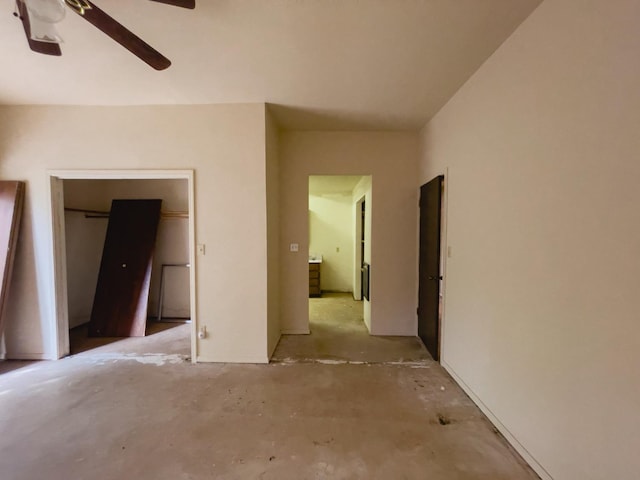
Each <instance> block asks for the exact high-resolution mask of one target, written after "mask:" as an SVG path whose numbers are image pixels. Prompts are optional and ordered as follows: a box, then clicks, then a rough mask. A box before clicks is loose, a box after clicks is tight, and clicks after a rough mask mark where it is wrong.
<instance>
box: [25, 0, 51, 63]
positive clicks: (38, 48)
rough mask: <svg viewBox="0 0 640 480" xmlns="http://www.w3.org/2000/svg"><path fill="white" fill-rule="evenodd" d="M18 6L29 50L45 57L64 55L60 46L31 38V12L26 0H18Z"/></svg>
mask: <svg viewBox="0 0 640 480" xmlns="http://www.w3.org/2000/svg"><path fill="white" fill-rule="evenodd" d="M16 6H17V7H18V18H20V20H22V27H23V28H24V33H25V35H26V36H27V42H29V48H30V49H31V50H33V51H34V52H36V53H42V54H44V55H55V56H57V57H59V56H60V55H62V50H61V49H60V45H58V44H57V43H52V42H40V41H38V40H33V39H32V38H31V22H30V21H29V12H28V11H27V6H26V5H25V3H24V0H16Z"/></svg>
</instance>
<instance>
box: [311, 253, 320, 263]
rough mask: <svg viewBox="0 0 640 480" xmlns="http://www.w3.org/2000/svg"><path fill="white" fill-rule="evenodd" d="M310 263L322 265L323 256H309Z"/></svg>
mask: <svg viewBox="0 0 640 480" xmlns="http://www.w3.org/2000/svg"><path fill="white" fill-rule="evenodd" d="M309 263H322V255H309Z"/></svg>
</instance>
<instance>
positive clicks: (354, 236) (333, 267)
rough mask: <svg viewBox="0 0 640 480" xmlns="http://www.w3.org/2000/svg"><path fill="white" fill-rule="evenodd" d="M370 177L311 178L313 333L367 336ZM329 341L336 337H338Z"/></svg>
mask: <svg viewBox="0 0 640 480" xmlns="http://www.w3.org/2000/svg"><path fill="white" fill-rule="evenodd" d="M370 187H371V177H370V176H359V175H352V176H346V175H312V176H309V327H310V331H311V333H312V335H314V334H315V335H325V334H326V335H327V336H328V337H327V338H329V336H331V335H334V334H336V333H339V334H341V335H358V334H362V335H368V333H369V332H368V329H367V324H366V323H365V305H364V304H365V302H368V300H364V299H363V296H362V283H363V282H362V276H361V270H362V265H363V263H364V262H365V258H367V257H366V255H369V249H368V243H369V242H370V231H371V230H370V228H367V223H368V222H370V217H368V215H367V212H366V207H365V205H367V200H366V199H367V197H368V196H370V193H371V192H370ZM331 338H333V339H334V343H336V342H335V336H332V337H331Z"/></svg>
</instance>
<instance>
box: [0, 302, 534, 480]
mask: <svg viewBox="0 0 640 480" xmlns="http://www.w3.org/2000/svg"><path fill="white" fill-rule="evenodd" d="M343 300H344V299H343ZM343 300H341V301H343ZM338 303H339V302H338ZM321 310H322V309H321ZM354 311H355V314H354V315H355V316H356V317H357V309H356V310H354ZM325 313H326V311H325ZM352 313H353V312H352ZM341 315H343V316H344V317H340V316H341ZM348 316H349V315H348V314H346V313H344V311H343V312H342V313H336V312H333V313H331V314H330V315H329V317H330V319H328V320H329V321H327V322H324V324H323V321H322V318H319V319H318V323H317V324H316V325H315V326H314V327H312V330H313V332H314V333H313V334H312V335H308V336H306V335H305V336H293V337H292V338H290V339H289V341H286V340H285V342H284V343H283V344H282V345H280V347H279V358H280V360H279V361H278V362H275V363H272V364H269V365H229V364H198V365H193V364H191V363H190V361H189V358H188V355H187V353H188V351H189V350H188V347H189V334H190V326H189V325H182V326H178V327H176V328H171V329H169V330H164V331H158V332H156V333H154V334H153V335H150V336H149V337H145V338H135V339H126V340H124V341H117V342H113V343H110V344H108V345H100V346H98V348H94V349H91V350H86V349H85V348H84V347H81V348H80V351H82V353H80V354H77V355H74V356H72V357H69V358H66V359H63V360H60V361H57V362H2V364H0V367H1V368H0V371H3V372H4V373H2V374H1V375H0V432H2V435H0V478H2V480H34V479H44V478H46V479H52V480H57V479H59V480H69V479H73V480H83V479H86V480H113V479H135V480H176V479H178V480H189V479H193V480H196V479H224V480H236V479H237V480H246V479H265V480H306V479H308V480H312V479H314V480H315V479H332V480H333V479H345V480H346V479H367V480H369V479H374V480H376V479H379V480H388V479H394V480H395V479H416V480H418V479H420V480H422V479H428V480H532V479H536V478H538V477H537V476H536V475H535V474H534V473H533V471H532V470H531V469H530V468H529V467H528V466H527V465H526V464H525V463H524V462H523V460H522V459H521V458H520V457H519V456H518V455H517V454H516V453H515V452H514V451H513V450H512V449H511V447H510V446H509V445H508V444H507V443H506V441H505V440H504V438H503V437H502V436H501V435H499V434H498V433H497V432H496V431H495V429H494V428H493V427H492V425H491V424H490V423H489V422H488V421H487V420H486V418H485V417H484V416H483V415H482V413H481V412H480V411H479V409H478V408H477V407H476V406H475V405H474V404H473V403H472V402H471V401H470V400H469V398H468V397H467V396H466V395H465V394H464V393H463V392H462V390H461V389H460V388H459V387H458V386H457V385H456V384H455V383H454V382H453V380H452V379H451V378H450V377H449V375H448V374H447V373H446V372H445V371H444V370H443V369H442V368H441V367H440V365H439V364H437V363H435V362H434V361H433V360H431V359H430V357H429V356H428V353H426V350H424V347H422V344H421V343H420V342H419V341H417V340H416V339H412V338H404V339H403V338H396V337H392V338H390V339H389V340H390V341H388V342H387V341H382V342H381V341H380V340H386V339H380V338H377V337H370V336H369V335H368V334H366V330H365V331H364V332H363V331H362V330H360V332H359V333H358V332H356V333H355V334H354V330H353V329H354V328H356V327H362V326H361V325H356V324H357V323H358V322H355V323H354V324H353V325H351V323H353V322H351V321H350V320H348V319H347V318H346V317H348ZM359 322H360V323H361V320H359ZM349 325H351V326H349ZM354 325H355V326H354ZM314 335H315V336H314ZM300 342H311V343H310V344H307V345H305V344H304V343H302V344H301V343H300ZM313 342H315V344H314V343H313ZM416 342H417V343H416Z"/></svg>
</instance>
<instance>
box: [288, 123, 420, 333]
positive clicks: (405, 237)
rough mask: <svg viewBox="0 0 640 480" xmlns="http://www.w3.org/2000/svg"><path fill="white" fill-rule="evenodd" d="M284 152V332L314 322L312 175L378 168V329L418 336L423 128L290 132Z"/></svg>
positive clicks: (374, 318) (374, 247)
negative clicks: (310, 262)
mask: <svg viewBox="0 0 640 480" xmlns="http://www.w3.org/2000/svg"><path fill="white" fill-rule="evenodd" d="M280 152H281V154H280V168H281V171H280V221H281V230H280V235H281V245H282V247H281V250H280V258H281V271H280V275H281V289H282V292H281V314H282V317H281V318H282V329H283V332H285V333H308V328H309V327H308V320H309V309H308V294H309V291H308V276H309V267H308V258H307V253H306V252H307V251H308V248H309V220H308V218H309V215H308V198H309V192H308V190H309V188H308V186H309V181H308V179H309V175H373V178H372V201H371V202H370V204H368V207H369V206H370V208H371V212H372V215H373V220H372V233H371V237H372V238H371V295H372V303H371V311H370V315H371V333H373V334H375V335H415V334H416V331H417V323H416V296H417V293H416V292H417V287H416V274H415V265H416V262H417V225H416V222H415V219H416V218H417V205H418V193H417V192H418V189H417V185H416V174H417V169H418V165H417V160H418V135H417V134H416V133H398V132H291V131H284V132H282V134H281V138H280ZM290 243H298V244H299V247H300V250H299V252H297V253H292V252H289V249H288V247H289V244H290Z"/></svg>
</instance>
